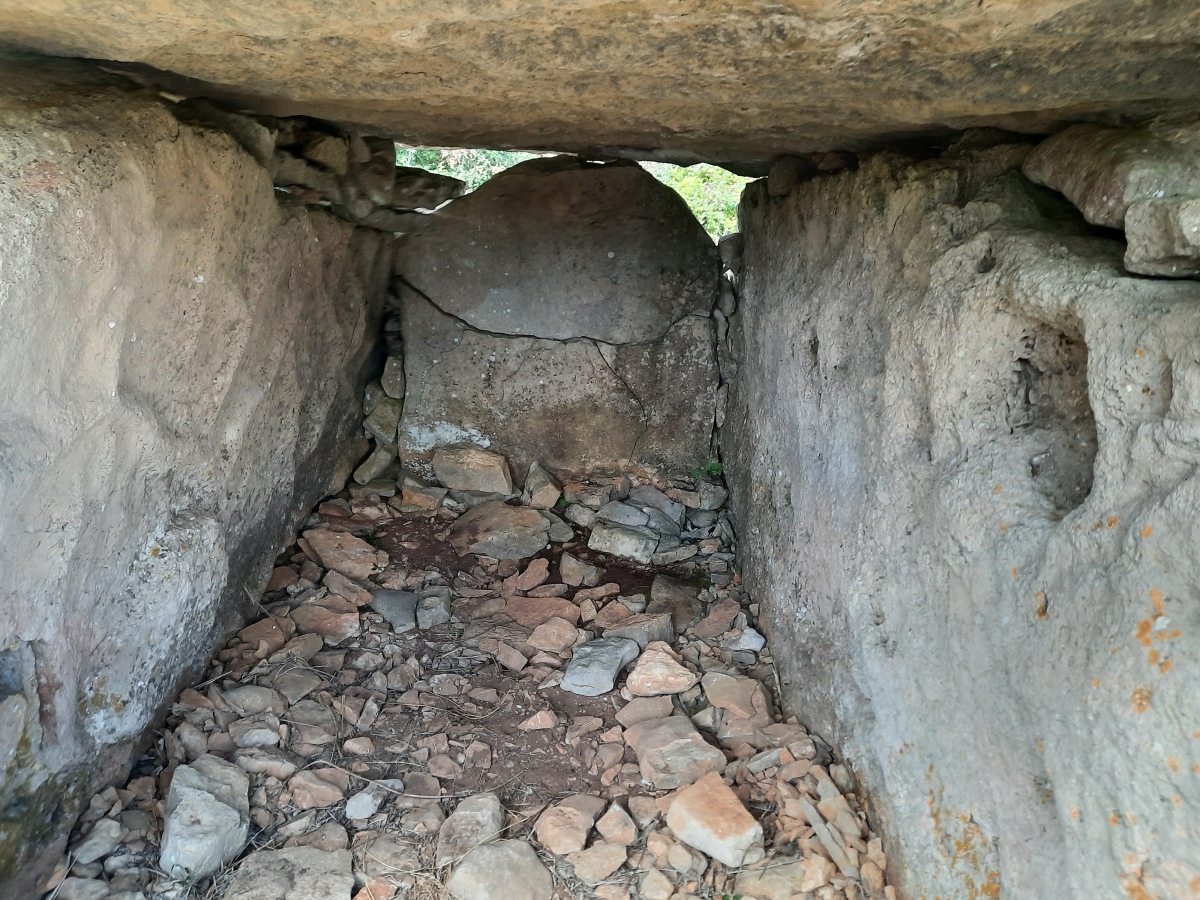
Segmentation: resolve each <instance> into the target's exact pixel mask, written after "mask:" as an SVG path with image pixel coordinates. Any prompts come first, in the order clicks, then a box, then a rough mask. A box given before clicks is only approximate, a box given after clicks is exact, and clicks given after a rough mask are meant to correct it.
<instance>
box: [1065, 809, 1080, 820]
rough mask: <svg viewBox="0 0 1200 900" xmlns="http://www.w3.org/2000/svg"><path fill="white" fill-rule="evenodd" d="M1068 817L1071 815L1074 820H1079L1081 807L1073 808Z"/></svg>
mask: <svg viewBox="0 0 1200 900" xmlns="http://www.w3.org/2000/svg"><path fill="white" fill-rule="evenodd" d="M1067 815H1069V816H1070V817H1071V818H1072V819H1078V818H1079V816H1080V812H1079V807H1077V806H1072V807H1071V809H1070V810H1069V811H1068V812H1067Z"/></svg>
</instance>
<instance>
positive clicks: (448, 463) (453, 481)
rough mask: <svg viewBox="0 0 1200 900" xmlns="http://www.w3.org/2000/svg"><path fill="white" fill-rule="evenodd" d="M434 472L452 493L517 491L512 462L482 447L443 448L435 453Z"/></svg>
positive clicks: (502, 492) (503, 492)
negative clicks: (509, 462) (510, 467)
mask: <svg viewBox="0 0 1200 900" xmlns="http://www.w3.org/2000/svg"><path fill="white" fill-rule="evenodd" d="M433 471H434V473H435V474H436V475H437V478H438V481H440V482H441V483H442V484H443V485H445V486H446V487H448V488H449V489H450V490H452V491H482V492H484V493H493V494H511V493H512V492H513V483H512V474H511V473H510V472H509V470H508V460H506V459H505V458H504V457H503V456H501V455H500V454H499V453H492V452H490V451H487V450H481V449H479V448H478V447H439V448H438V449H437V450H435V451H434V453H433Z"/></svg>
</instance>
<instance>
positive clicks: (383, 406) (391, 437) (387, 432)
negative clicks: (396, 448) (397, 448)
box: [363, 397, 404, 445]
mask: <svg viewBox="0 0 1200 900" xmlns="http://www.w3.org/2000/svg"><path fill="white" fill-rule="evenodd" d="M403 409H404V404H403V403H402V402H401V401H399V400H395V399H393V398H391V397H384V398H383V399H382V400H380V401H379V403H378V405H376V407H375V409H374V410H372V411H371V414H370V415H369V416H367V417H366V418H365V419H363V428H365V429H366V431H367V434H369V435H371V437H373V438H374V439H375V440H376V442H377V443H379V444H390V445H395V443H396V428H397V427H398V426H399V425H400V413H401V411H402V410H403Z"/></svg>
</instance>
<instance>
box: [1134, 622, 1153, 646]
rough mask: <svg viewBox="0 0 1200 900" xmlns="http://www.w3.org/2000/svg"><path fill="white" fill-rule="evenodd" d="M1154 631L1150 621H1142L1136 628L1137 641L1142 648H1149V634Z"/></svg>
mask: <svg viewBox="0 0 1200 900" xmlns="http://www.w3.org/2000/svg"><path fill="white" fill-rule="evenodd" d="M1153 630H1154V623H1153V622H1152V621H1151V620H1150V619H1142V621H1140V622H1138V626H1137V640H1138V643H1139V644H1141V645H1142V646H1143V647H1149V646H1150V633H1151V632H1152V631H1153Z"/></svg>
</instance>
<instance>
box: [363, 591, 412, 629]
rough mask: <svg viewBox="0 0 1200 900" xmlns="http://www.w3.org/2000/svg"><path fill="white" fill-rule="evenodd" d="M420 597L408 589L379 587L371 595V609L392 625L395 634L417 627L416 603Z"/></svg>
mask: <svg viewBox="0 0 1200 900" xmlns="http://www.w3.org/2000/svg"><path fill="white" fill-rule="evenodd" d="M420 600H421V598H420V597H418V596H417V595H416V594H414V593H411V592H410V591H391V590H384V589H380V590H377V591H375V592H374V593H373V594H372V595H371V604H370V606H371V609H373V610H375V611H376V612H377V613H379V614H380V615H381V616H383V617H384V618H385V619H387V621H388V624H389V625H391V626H392V631H394V632H396V634H404V633H405V632H406V631H412V630H413V629H414V628H416V627H417V604H418V603H419V602H420Z"/></svg>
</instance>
